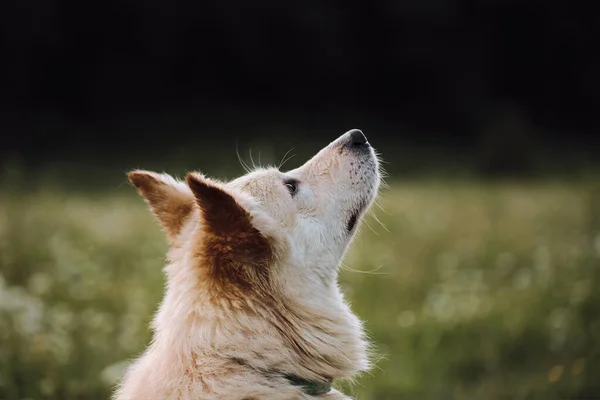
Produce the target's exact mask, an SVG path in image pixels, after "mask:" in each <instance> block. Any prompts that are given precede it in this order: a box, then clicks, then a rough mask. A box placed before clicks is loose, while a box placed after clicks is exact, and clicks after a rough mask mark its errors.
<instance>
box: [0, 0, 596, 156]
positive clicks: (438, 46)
mask: <svg viewBox="0 0 600 400" xmlns="http://www.w3.org/2000/svg"><path fill="white" fill-rule="evenodd" d="M597 11H598V7H597V6H596V5H595V2H558V1H546V2H536V1H517V0H514V1H510V0H489V1H465V0H463V1H457V0H410V1H369V2H367V1H365V2H341V3H326V2H316V1H304V2H292V3H289V2H281V1H274V0H266V1H259V2H256V1H252V2H248V1H239V0H221V1H191V0H190V1H188V0H177V1H157V0H143V1H142V0H127V1H121V0H119V1H117V0H103V1H95V2H82V1H75V0H62V1H60V0H54V1H49V0H28V1H21V0H5V1H3V2H2V3H1V5H0V23H1V26H2V32H3V33H2V36H1V37H0V46H1V47H0V49H1V50H2V58H3V62H2V64H3V65H2V67H0V68H2V69H3V72H2V74H1V77H2V78H1V81H0V83H1V84H2V85H1V86H2V90H0V101H1V108H0V116H1V117H2V128H3V131H4V134H3V141H4V143H5V145H4V146H1V150H0V152H1V153H0V155H4V156H5V155H7V154H8V153H19V154H21V156H22V157H24V158H25V159H26V160H29V159H30V160H32V162H35V160H46V159H47V158H48V157H50V158H51V157H52V155H53V154H61V150H64V149H68V150H69V151H72V150H77V151H83V150H85V149H90V148H92V149H95V150H98V149H105V150H106V151H108V150H109V149H111V148H113V147H115V145H114V137H115V135H116V134H118V138H119V140H120V141H121V143H128V142H131V143H136V146H139V145H140V144H139V143H140V142H139V137H140V135H146V136H145V137H148V136H149V135H150V136H151V135H152V134H153V133H164V132H169V131H178V132H179V134H178V135H179V136H177V137H178V138H179V139H181V140H188V141H189V140H192V141H194V140H196V141H205V140H206V139H207V137H206V135H204V133H205V132H208V130H206V131H204V130H203V129H202V128H203V127H206V126H207V125H210V126H211V127H212V128H211V130H210V131H211V132H212V135H213V136H211V137H212V138H213V139H215V136H214V132H217V133H219V134H220V135H224V136H218V137H217V138H223V137H226V135H228V133H227V132H229V131H228V128H227V129H226V128H225V126H229V127H230V128H231V131H232V132H233V131H235V132H236V133H235V134H236V135H240V134H243V132H244V129H243V127H245V126H248V125H252V124H254V125H252V126H255V127H260V126H263V125H265V124H267V125H268V124H269V121H275V122H273V124H275V125H276V124H277V123H279V122H280V121H282V120H284V121H287V122H286V124H287V126H295V127H298V128H299V129H305V131H306V133H305V134H306V135H308V136H310V135H311V134H312V135H317V134H321V132H322V129H323V128H332V129H333V127H337V129H340V130H343V129H347V128H352V127H355V126H361V127H365V126H366V128H367V129H371V130H374V129H379V130H380V131H381V132H380V136H381V137H382V138H383V137H384V136H388V137H387V138H386V140H389V141H390V143H391V142H394V140H396V139H398V140H400V139H401V140H404V141H406V140H410V141H414V142H417V143H423V142H431V143H438V144H442V145H469V144H474V143H478V144H479V145H480V144H481V143H484V144H485V143H488V145H489V146H492V147H494V146H496V143H499V142H502V143H504V142H507V141H511V140H513V139H514V138H517V139H516V140H519V143H523V146H525V147H524V148H525V149H528V147H527V146H528V145H527V143H529V142H530V138H534V137H542V138H544V140H549V141H552V140H556V141H559V142H561V143H562V142H570V143H571V144H572V143H584V144H585V145H586V146H587V144H589V143H591V142H592V141H593V140H594V136H595V135H593V134H592V133H593V132H596V131H597V130H598V128H600V120H599V118H598V109H599V107H600V73H599V71H600V57H598V45H599V43H600V41H599V39H600V32H599V31H600V25H599V24H598V23H597V21H596V20H597V15H598V12H597ZM165 116H167V117H165ZM169 116H170V117H169ZM169 118H171V120H169ZM156 119H161V120H162V121H163V125H161V126H162V128H161V129H163V132H159V131H160V129H159V128H155V129H148V127H149V126H155V125H154V124H155V123H154V121H155V120H156ZM165 120H167V121H172V120H176V121H177V123H176V124H171V123H169V122H164V121H165ZM232 121H235V123H233V122H232ZM373 121H378V123H373ZM220 127H223V128H220ZM272 128H273V127H272ZM311 128H320V129H321V130H320V131H319V129H315V132H318V133H311V132H312V129H311ZM273 129H275V128H273ZM251 131H252V130H251V129H249V130H248V132H251ZM399 132H401V133H399ZM267 134H272V132H268V133H267ZM506 137H511V138H512V139H510V140H509V139H506ZM399 138H400V139H399ZM498 138H504V139H502V140H501V139H498ZM164 139H165V137H162V140H163V141H162V142H161V141H160V140H159V141H158V142H157V141H148V143H146V146H152V145H154V146H158V147H162V146H164V145H165V143H166V142H165V141H164ZM167 139H168V138H167ZM531 140H533V139H531ZM91 141H93V142H94V145H93V146H90V142H91ZM534 142H535V141H534ZM542 142H543V141H542ZM535 143H540V141H537V142H535ZM103 146H104V147H103ZM518 146H521V144H519V145H518ZM582 147H583V146H582Z"/></svg>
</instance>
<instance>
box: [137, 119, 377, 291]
mask: <svg viewBox="0 0 600 400" xmlns="http://www.w3.org/2000/svg"><path fill="white" fill-rule="evenodd" d="M129 179H130V180H131V182H132V183H133V184H134V185H135V186H136V187H137V188H138V190H139V192H140V193H141V194H142V196H143V197H144V198H145V200H146V201H147V203H148V204H149V205H150V208H151V209H152V210H153V211H154V213H155V214H156V216H157V217H158V219H159V221H160V222H161V224H162V226H163V228H164V229H165V230H166V232H167V234H168V236H169V239H170V241H171V243H172V245H173V246H174V247H176V248H180V249H185V250H193V251H192V253H193V254H194V255H195V256H198V257H201V258H203V260H204V262H206V261H208V264H209V265H211V266H212V274H213V277H214V278H216V279H217V280H218V281H219V282H222V283H223V282H226V281H227V282H232V281H233V282H236V283H237V284H240V285H242V286H248V285H250V286H251V285H253V284H257V285H263V284H267V283H269V281H270V280H271V279H272V278H273V276H276V275H278V274H277V272H276V271H273V270H274V269H275V270H278V271H279V272H282V271H281V270H282V269H283V270H285V271H284V272H285V273H286V274H288V276H289V274H294V275H296V276H297V277H298V278H302V277H304V278H307V277H309V276H317V277H320V278H321V279H327V277H332V276H334V274H335V271H336V269H337V266H338V265H339V263H340V261H341V259H342V257H343V255H344V252H345V250H346V248H347V247H348V244H349V243H350V241H351V240H352V237H353V235H354V233H355V231H356V229H357V226H358V224H359V222H360V220H361V218H362V216H363V214H364V213H365V211H366V210H367V208H368V207H369V206H370V204H371V203H372V202H373V200H374V198H375V196H376V194H377V190H378V187H379V182H380V176H379V171H378V161H377V157H376V155H375V152H374V150H373V148H372V147H371V146H370V144H369V142H368V141H367V139H366V137H365V136H364V135H363V133H362V132H361V131H359V130H351V131H349V132H347V133H345V134H344V135H342V136H340V137H339V138H338V139H337V140H335V141H334V142H332V143H331V144H329V145H328V146H327V147H325V148H324V149H322V150H321V151H320V152H319V153H318V154H317V155H315V156H314V157H313V158H312V159H310V160H309V161H308V162H306V163H305V164H304V165H302V166H301V167H299V168H297V169H294V170H292V171H288V172H282V171H279V170H278V169H277V168H261V169H257V170H255V171H252V172H250V173H248V174H246V175H244V176H242V177H240V178H238V179H235V180H233V181H230V182H227V183H222V182H218V181H215V180H212V179H209V178H207V177H205V176H203V175H201V174H198V173H189V174H188V175H187V177H186V180H185V182H179V181H176V180H175V179H173V178H171V177H170V176H168V175H165V174H156V173H152V172H147V171H133V172H130V173H129ZM182 253H186V254H187V253H190V252H189V251H184V252H182ZM310 279H312V278H310Z"/></svg>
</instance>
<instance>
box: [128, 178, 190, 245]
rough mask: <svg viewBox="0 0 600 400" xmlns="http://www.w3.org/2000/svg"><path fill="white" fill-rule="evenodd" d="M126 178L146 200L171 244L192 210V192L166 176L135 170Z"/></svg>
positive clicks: (183, 184) (182, 184)
mask: <svg viewBox="0 0 600 400" xmlns="http://www.w3.org/2000/svg"><path fill="white" fill-rule="evenodd" d="M127 177H128V178H129V181H131V183H132V184H133V186H135V187H136V188H137V190H138V192H139V193H140V194H141V195H142V197H143V198H144V200H146V203H148V205H149V206H150V209H151V210H152V212H154V214H155V215H156V217H157V218H158V220H159V221H160V223H161V225H162V226H163V228H164V229H165V231H166V232H167V236H168V237H169V240H170V241H171V243H172V242H173V241H174V239H175V238H176V237H177V235H178V234H179V232H180V231H181V228H182V227H183V224H184V222H185V221H186V220H187V218H188V217H189V216H190V215H191V212H192V209H193V208H194V196H193V194H192V192H191V191H190V190H189V188H188V187H187V186H186V185H185V183H183V182H179V181H176V180H175V179H173V178H172V177H171V176H169V175H167V174H157V173H155V172H150V171H140V170H136V171H131V172H129V173H127Z"/></svg>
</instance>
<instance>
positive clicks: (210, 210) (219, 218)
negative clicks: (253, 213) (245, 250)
mask: <svg viewBox="0 0 600 400" xmlns="http://www.w3.org/2000/svg"><path fill="white" fill-rule="evenodd" d="M185 180H186V182H187V184H188V186H189V188H190V189H191V191H192V193H193V194H194V197H195V199H196V203H197V204H198V206H199V207H200V211H201V216H202V221H203V222H204V226H205V229H207V230H209V231H210V232H211V233H213V234H216V235H219V236H230V235H237V234H239V233H246V234H249V233H255V232H256V233H258V230H257V229H256V228H255V227H254V226H253V225H252V222H251V217H250V214H249V213H248V211H247V210H246V209H245V208H244V207H243V206H242V205H240V204H239V203H238V201H237V200H236V199H235V198H234V197H233V196H232V195H231V194H229V193H228V192H227V191H225V190H224V189H222V188H221V187H219V185H218V184H217V183H215V182H213V181H211V180H210V179H207V178H205V177H204V176H202V175H200V174H196V173H193V172H192V173H189V174H188V175H187V176H186V178H185Z"/></svg>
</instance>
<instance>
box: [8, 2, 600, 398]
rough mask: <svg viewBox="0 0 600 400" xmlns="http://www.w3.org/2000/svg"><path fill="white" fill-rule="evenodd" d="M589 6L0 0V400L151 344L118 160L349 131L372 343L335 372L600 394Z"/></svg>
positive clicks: (147, 285) (59, 389) (429, 385)
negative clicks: (362, 171)
mask: <svg viewBox="0 0 600 400" xmlns="http://www.w3.org/2000/svg"><path fill="white" fill-rule="evenodd" d="M598 11H600V10H599V9H598V6H596V5H595V4H594V3H593V2H587V3H586V2H569V3H566V2H558V1H546V2H524V1H511V0H487V1H483V0H482V1H466V0H462V1H457V0H454V1H450V0H418V1H416V0H407V1H371V2H344V3H323V2H314V1H305V2H293V3H289V4H288V3H282V2H279V1H273V0H264V1H258V2H242V1H237V0H223V1H219V2H217V1H206V2H198V1H195V2H192V1H187V0H177V1H170V2H159V1H156V0H145V1H141V0H127V1H115V0H104V1H102V2H78V1H73V0H62V1H61V0H46V1H41V0H27V1H17V0H5V1H3V2H2V3H1V4H0V32H1V33H0V50H1V54H2V59H3V62H2V63H1V65H0V88H1V90H0V135H1V138H2V142H1V145H0V399H1V400H17V399H18V400H24V399H60V400H69V399H100V398H108V397H109V394H110V392H111V387H112V385H114V383H115V382H116V381H117V380H118V379H119V378H120V376H121V374H122V373H123V370H124V368H125V367H126V365H127V362H128V360H130V359H131V358H132V357H134V356H136V355H137V354H139V353H140V352H141V351H142V350H143V349H144V346H145V345H146V344H147V343H148V341H149V340H150V337H151V332H149V329H148V323H149V321H150V319H151V317H152V314H153V312H154V311H155V310H156V307H157V305H158V302H159V301H160V299H161V296H162V290H163V283H164V282H163V276H162V272H161V268H162V266H163V263H164V256H165V251H166V248H167V244H166V241H165V239H164V237H163V235H162V233H161V231H160V229H159V227H158V225H157V224H156V223H155V221H154V219H153V217H152V215H151V214H150V212H149V211H147V210H146V207H145V205H144V203H143V201H142V200H141V199H140V198H139V197H137V195H136V194H135V193H134V190H133V189H132V188H131V187H130V186H129V184H128V183H127V182H126V179H125V175H124V173H125V172H126V171H127V170H130V169H133V168H144V169H150V170H157V171H166V172H169V173H171V174H173V175H178V176H183V174H184V173H185V171H187V170H191V169H198V170H202V171H203V172H205V173H207V174H209V175H211V176H216V177H219V178H224V179H227V178H233V177H236V176H238V175H240V174H242V173H243V168H242V166H241V163H240V162H239V161H238V155H239V157H241V158H242V159H243V160H244V161H245V162H246V163H248V164H250V165H252V164H253V163H255V164H257V165H258V164H262V165H266V164H279V163H280V161H281V160H282V159H283V158H284V157H285V156H286V153H287V156H288V157H289V156H291V155H294V157H293V158H291V159H290V160H289V161H287V163H286V164H285V166H284V169H288V168H289V169H291V168H294V167H296V166H298V165H300V164H302V163H303V162H304V161H305V160H306V159H307V158H308V157H309V156H310V155H312V154H314V153H315V152H316V151H317V150H318V149H320V148H322V147H323V146H325V145H326V144H327V143H329V142H330V141H331V140H333V139H335V138H336V137H337V136H339V135H341V134H342V133H344V132H345V131H347V130H349V129H351V128H361V129H362V130H363V131H364V132H365V134H366V135H367V137H368V138H369V140H370V142H371V143H372V144H373V146H375V147H376V148H377V149H378V150H379V152H380V153H381V155H382V157H383V159H384V160H385V164H384V166H385V168H386V170H387V171H388V173H389V177H388V178H387V183H388V184H389V187H388V188H386V189H384V190H382V193H381V200H380V205H381V207H375V210H374V215H372V216H370V217H369V218H368V219H367V220H366V223H365V226H363V229H362V231H361V233H360V235H359V237H358V238H357V240H356V242H355V245H354V246H353V247H352V249H351V251H350V252H349V254H348V255H347V257H346V259H345V261H344V265H345V266H346V267H344V268H342V270H341V271H340V280H341V284H342V286H343V288H344V290H345V291H346V293H347V297H348V299H349V300H350V301H351V302H352V307H353V309H354V311H355V312H356V313H357V314H358V315H359V316H360V317H361V318H362V319H364V320H365V321H366V327H367V329H368V330H369V332H370V334H371V337H372V339H373V341H374V343H375V344H376V359H377V363H376V368H375V369H374V370H373V371H372V372H371V373H370V374H365V375H364V376H363V377H361V378H360V379H358V380H357V381H356V383H355V384H354V385H342V386H343V388H344V390H346V391H347V392H348V393H353V394H354V395H355V396H356V397H357V398H359V399H361V400H368V399H400V398H410V399H432V400H433V399H435V400H438V399H439V400H442V399H444V400H446V399H474V398H475V399H491V400H493V399H584V398H585V399H593V398H600V369H599V368H600V292H599V291H598V286H599V283H600V271H599V267H600V180H599V178H600V171H599V163H600V157H598V155H597V154H598V151H599V145H600V137H599V135H598V133H597V132H598V130H599V128H600V118H599V117H598V110H599V107H600V74H599V73H598V71H599V70H600V57H598V45H599V39H600V25H598V24H597V21H596V19H597V18H596V16H597V15H598ZM288 151H289V152H288Z"/></svg>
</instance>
